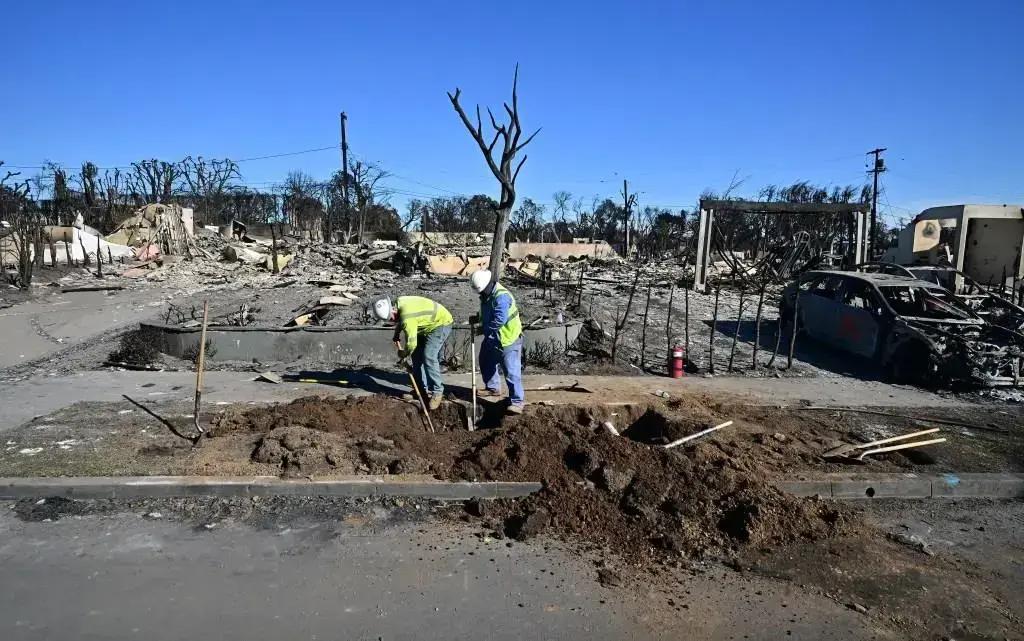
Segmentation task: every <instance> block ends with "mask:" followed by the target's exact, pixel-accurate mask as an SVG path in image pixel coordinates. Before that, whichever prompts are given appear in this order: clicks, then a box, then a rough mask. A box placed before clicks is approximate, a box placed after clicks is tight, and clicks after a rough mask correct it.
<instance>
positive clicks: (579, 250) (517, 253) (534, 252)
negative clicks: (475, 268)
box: [508, 240, 618, 259]
mask: <svg viewBox="0 0 1024 641" xmlns="http://www.w3.org/2000/svg"><path fill="white" fill-rule="evenodd" d="M508 255H509V256H511V257H512V258H514V259H519V258H526V257H527V256H539V257H540V258H582V257H589V258H615V257H617V256H618V254H616V253H615V250H614V249H613V248H612V246H611V245H609V244H608V243H607V242H605V241H603V240H599V241H596V242H593V243H509V244H508Z"/></svg>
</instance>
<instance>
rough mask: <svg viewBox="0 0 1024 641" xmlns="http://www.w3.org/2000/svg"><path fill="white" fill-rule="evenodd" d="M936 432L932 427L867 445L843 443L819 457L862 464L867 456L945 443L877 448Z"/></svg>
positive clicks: (922, 442) (904, 444)
mask: <svg viewBox="0 0 1024 641" xmlns="http://www.w3.org/2000/svg"><path fill="white" fill-rule="evenodd" d="M938 431H939V428H937V427H933V428H932V429H928V430H921V431H920V432H911V433H910V434H904V435H902V436H892V437H889V438H883V439H879V440H877V441H870V442H868V443H859V444H854V443H843V444H842V445H840V446H839V447H834V448H832V449H831V450H829V451H827V452H825V453H824V454H822V455H821V456H822V458H826V459H843V460H846V461H848V462H851V463H852V462H858V463H863V462H864V457H865V456H868V455H869V454H881V453H882V452H895V451H896V450H905V449H908V448H911V447H920V446H922V445H934V444H935V443H943V442H945V440H946V439H944V438H933V439H929V440H926V441H914V442H913V443H900V444H899V445H891V446H889V447H878V446H879V445H885V444H887V443H897V442H899V441H906V440H907V439H911V438H917V437H919V436H925V435H926V434H934V433H936V432H938ZM858 452H859V453H858Z"/></svg>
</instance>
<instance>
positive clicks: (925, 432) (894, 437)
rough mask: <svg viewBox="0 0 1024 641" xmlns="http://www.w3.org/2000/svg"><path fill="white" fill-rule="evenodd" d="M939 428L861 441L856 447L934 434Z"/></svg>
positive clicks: (872, 445)
mask: <svg viewBox="0 0 1024 641" xmlns="http://www.w3.org/2000/svg"><path fill="white" fill-rule="evenodd" d="M938 431H939V428H937V427H933V428H931V429H930V430H921V431H920V432H911V433H910V434H904V435H902V436H890V437H889V438H883V439H879V440H877V441H871V442H870V443H861V444H860V445H858V446H857V448H856V449H858V450H862V449H864V448H866V447H874V446H876V445H885V444H886V443H895V442H897V441H905V440H907V439H908V438H917V437H918V436H924V435H925V434H934V433H935V432H938Z"/></svg>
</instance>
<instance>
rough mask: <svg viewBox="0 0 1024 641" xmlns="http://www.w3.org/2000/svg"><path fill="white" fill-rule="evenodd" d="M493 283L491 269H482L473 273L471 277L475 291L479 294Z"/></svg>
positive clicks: (470, 281) (471, 283)
mask: <svg viewBox="0 0 1024 641" xmlns="http://www.w3.org/2000/svg"><path fill="white" fill-rule="evenodd" d="M490 283H491V270H489V269H481V270H480V271H475V272H473V275H472V276H470V277H469V284H470V286H471V287H472V288H473V291H474V292H476V293H477V294H480V293H482V292H483V291H484V290H485V289H487V286H488V285H489V284H490Z"/></svg>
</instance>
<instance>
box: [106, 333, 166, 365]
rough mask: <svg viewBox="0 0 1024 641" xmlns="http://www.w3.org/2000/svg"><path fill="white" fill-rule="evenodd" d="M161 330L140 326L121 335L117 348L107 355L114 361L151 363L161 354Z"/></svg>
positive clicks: (136, 363) (138, 363)
mask: <svg viewBox="0 0 1024 641" xmlns="http://www.w3.org/2000/svg"><path fill="white" fill-rule="evenodd" d="M160 341H161V336H160V332H159V331H157V330H156V329H154V328H152V327H139V328H138V329H133V330H131V331H129V332H126V333H124V334H123V335H122V336H121V342H120V343H119V344H118V346H117V349H115V350H114V351H112V352H110V355H109V356H108V357H107V358H108V360H110V361H111V362H113V363H128V364H130V365H150V364H152V363H153V361H155V360H156V359H157V357H158V356H159V355H160V349H159V346H160Z"/></svg>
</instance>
